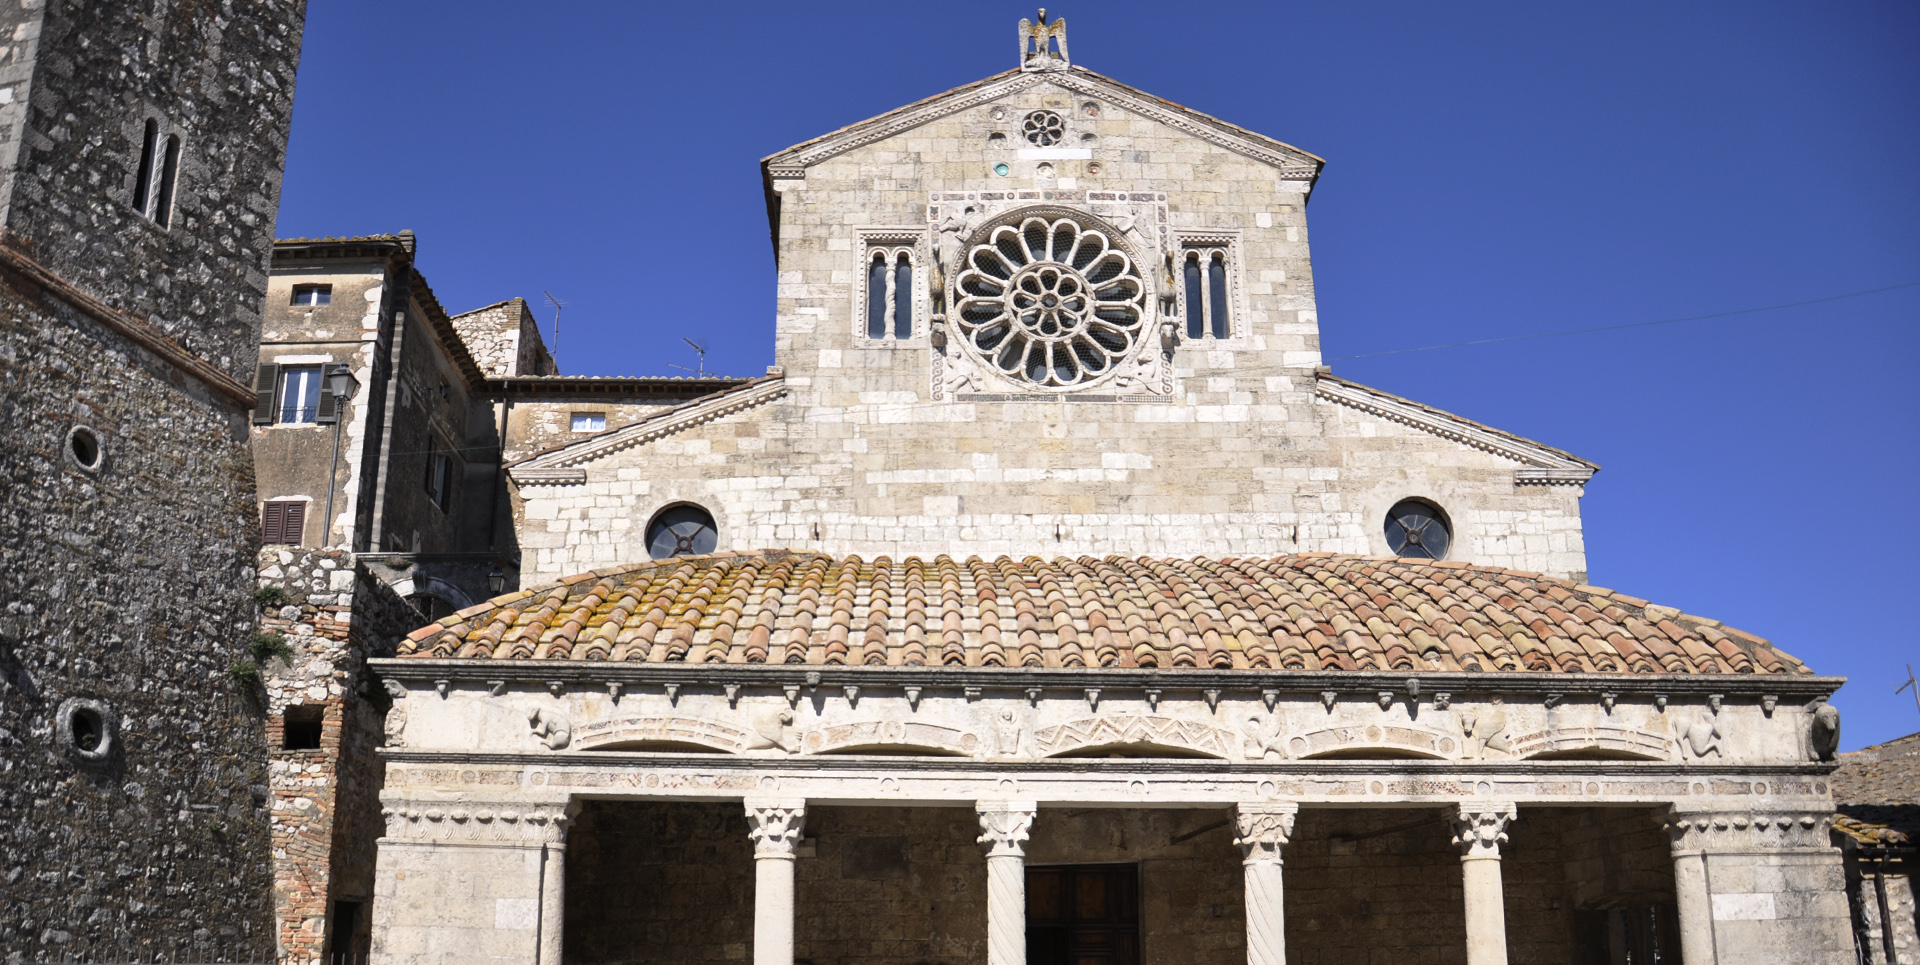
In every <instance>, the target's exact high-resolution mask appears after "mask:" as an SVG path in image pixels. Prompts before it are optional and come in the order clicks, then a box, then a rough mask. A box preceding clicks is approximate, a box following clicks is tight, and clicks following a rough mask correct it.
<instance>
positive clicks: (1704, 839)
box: [1664, 809, 1833, 854]
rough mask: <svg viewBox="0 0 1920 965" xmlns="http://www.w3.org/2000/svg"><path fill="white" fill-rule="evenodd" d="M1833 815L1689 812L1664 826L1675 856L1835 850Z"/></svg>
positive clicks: (1670, 815) (1676, 813)
mask: <svg viewBox="0 0 1920 965" xmlns="http://www.w3.org/2000/svg"><path fill="white" fill-rule="evenodd" d="M1832 823H1833V814H1832V812H1830V811H1826V810H1822V811H1786V812H1765V811H1687V810H1680V809H1675V810H1673V811H1671V812H1669V813H1668V815H1667V819H1666V821H1665V822H1664V826H1665V828H1666V831H1667V843H1668V844H1669V845H1670V846H1671V847H1672V849H1673V852H1674V854H1687V853H1693V852H1709V853H1710V852H1755V851H1762V852H1764V851H1785V850H1795V849H1802V848H1805V849H1812V850H1819V851H1826V850H1828V849H1830V848H1831V847H1832V843H1831V842H1830V841H1829V840H1828V837H1827V829H1828V827H1829V826H1830V825H1831V824H1832Z"/></svg>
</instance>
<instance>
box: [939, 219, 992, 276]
mask: <svg viewBox="0 0 1920 965" xmlns="http://www.w3.org/2000/svg"><path fill="white" fill-rule="evenodd" d="M948 212H949V213H948V214H947V215H946V216H945V217H943V218H941V219H940V220H939V221H937V222H935V223H934V226H933V230H934V232H935V235H936V238H937V240H936V242H935V245H936V247H937V248H938V251H939V257H940V270H941V272H942V274H943V275H944V276H946V277H952V276H953V275H954V273H955V272H958V271H959V270H960V256H961V255H962V254H963V253H964V252H965V251H966V247H967V239H968V238H971V237H973V232H974V230H975V229H977V228H979V227H980V220H981V213H980V207H979V206H978V205H972V204H968V205H962V206H959V208H958V210H953V209H952V208H949V209H948ZM944 281H945V278H944V277H943V278H942V282H943V284H942V286H941V287H943V288H944V287H945V285H944Z"/></svg>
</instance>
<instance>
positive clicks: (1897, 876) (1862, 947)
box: [1847, 860, 1920, 965]
mask: <svg viewBox="0 0 1920 965" xmlns="http://www.w3.org/2000/svg"><path fill="white" fill-rule="evenodd" d="M1873 866H1874V862H1870V861H1859V860H1851V861H1848V862H1847V900H1848V904H1849V905H1851V906H1852V910H1853V932H1854V948H1855V950H1856V951H1857V952H1858V953H1859V955H1860V961H1861V963H1862V965H1914V963H1916V962H1920V935H1916V930H1915V924H1916V915H1920V906H1916V905H1915V903H1914V896H1913V878H1912V876H1911V875H1910V874H1906V873H1904V872H1905V868H1906V865H1905V863H1904V862H1892V863H1889V868H1890V869H1892V870H1891V872H1890V873H1887V874H1886V875H1885V881H1884V887H1885V888H1886V892H1887V922H1891V923H1892V926H1893V958H1892V959H1888V958H1887V945H1886V937H1885V931H1884V929H1885V927H1886V924H1885V923H1883V922H1882V921H1881V919H1880V894H1879V888H1880V887H1881V886H1879V885H1876V884H1875V883H1874V878H1873Z"/></svg>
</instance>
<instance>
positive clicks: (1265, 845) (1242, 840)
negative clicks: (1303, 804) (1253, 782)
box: [1233, 804, 1300, 864]
mask: <svg viewBox="0 0 1920 965" xmlns="http://www.w3.org/2000/svg"><path fill="white" fill-rule="evenodd" d="M1299 813H1300V805H1298V804H1242V805H1240V812H1239V813H1238V814H1237V815H1235V816H1234V822H1233V843H1234V844H1236V845H1239V846H1240V854H1241V855H1242V856H1243V858H1244V860H1245V861H1246V863H1248V864H1252V863H1254V862H1256V861H1273V862H1278V861H1279V860H1280V849H1281V848H1283V847H1285V846H1286V844H1287V841H1288V840H1289V839H1291V838H1292V837H1293V821H1294V818H1295V817H1297V816H1298V815H1299Z"/></svg>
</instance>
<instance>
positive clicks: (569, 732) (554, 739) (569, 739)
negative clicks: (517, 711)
mask: <svg viewBox="0 0 1920 965" xmlns="http://www.w3.org/2000/svg"><path fill="white" fill-rule="evenodd" d="M527 724H528V725H529V726H530V727H532V728H533V736H534V737H535V738H537V739H539V741H540V743H542V744H545V745H547V749H548V750H553V751H559V750H566V747H567V745H568V744H571V743H573V723H572V722H571V721H569V720H567V715H565V714H563V713H561V712H559V711H557V710H548V709H547V708H545V707H541V708H539V709H537V710H535V711H534V712H533V713H530V714H528V715H527Z"/></svg>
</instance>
